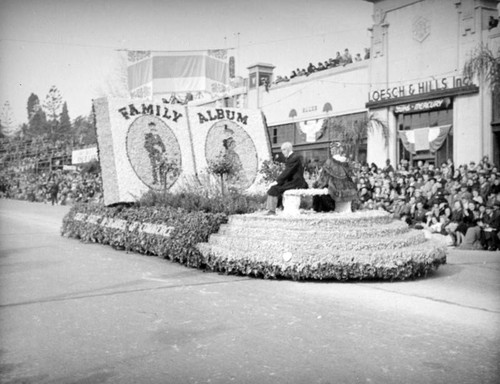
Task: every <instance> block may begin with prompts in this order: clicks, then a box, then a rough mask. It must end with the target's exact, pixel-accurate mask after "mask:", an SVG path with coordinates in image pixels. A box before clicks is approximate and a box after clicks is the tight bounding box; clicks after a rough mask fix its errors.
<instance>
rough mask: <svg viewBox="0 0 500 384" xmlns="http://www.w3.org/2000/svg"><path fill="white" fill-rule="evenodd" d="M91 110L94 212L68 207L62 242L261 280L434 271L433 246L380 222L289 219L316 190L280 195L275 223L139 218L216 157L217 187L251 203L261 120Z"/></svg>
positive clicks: (264, 146)
mask: <svg viewBox="0 0 500 384" xmlns="http://www.w3.org/2000/svg"><path fill="white" fill-rule="evenodd" d="M94 109H95V113H96V123H97V137H98V149H99V159H100V162H101V167H102V180H103V188H104V205H92V204H78V205H75V206H74V207H72V209H71V210H70V212H69V213H68V215H67V216H66V217H65V218H64V221H63V227H62V234H63V235H65V236H69V237H74V238H78V239H81V240H82V241H88V242H98V243H101V244H109V245H111V246H113V247H115V248H117V249H122V250H126V251H134V252H138V253H143V254H149V255H156V256H159V257H163V258H166V259H169V260H172V261H175V262H179V263H181V264H183V265H186V266H189V267H196V268H200V269H203V270H209V271H215V272H220V273H225V274H240V275H248V276H255V277H262V278H287V279H294V280H323V279H327V280H341V281H345V280H363V279H382V280H404V279H408V278H415V277H420V276H426V275H427V274H428V273H430V272H432V271H435V270H436V269H437V268H438V267H439V266H440V265H442V264H444V263H446V247H445V246H444V245H443V244H442V243H439V242H436V241H434V240H430V239H427V238H426V237H425V236H424V234H423V232H422V231H417V230H413V229H410V228H408V226H407V225H406V224H405V223H404V222H401V221H395V220H393V219H392V218H391V216H390V214H388V213H387V212H385V211H357V212H348V211H345V209H344V212H343V213H339V212H328V213H316V212H314V211H312V210H304V209H299V204H300V201H301V200H302V199H304V198H305V197H307V196H308V195H311V193H312V194H316V195H321V194H325V193H327V191H325V190H323V189H320V190H310V191H309V192H305V191H304V190H295V191H290V192H288V193H287V195H288V197H287V196H285V199H284V200H285V209H284V211H283V212H280V213H279V214H278V215H276V216H272V217H268V216H264V215H263V214H262V212H253V213H247V214H239V215H236V214H230V215H228V214H227V212H226V213H224V212H204V211H203V210H202V209H200V210H198V211H197V210H195V209H190V210H186V209H185V208H183V207H182V206H177V207H173V206H168V205H167V206H154V205H153V206H149V207H144V206H141V207H139V206H137V202H138V200H139V199H140V198H141V196H143V195H144V194H147V193H150V192H151V191H153V192H154V191H156V193H159V194H162V193H163V194H167V193H168V194H176V193H177V194H179V195H182V194H186V193H191V194H193V193H197V191H198V192H199V191H201V190H202V189H203V183H202V179H203V178H204V175H207V174H208V169H209V166H210V164H211V162H213V161H216V159H218V158H220V157H221V156H223V157H224V158H225V159H226V160H227V159H229V161H230V162H231V163H232V164H233V166H234V168H235V169H236V170H235V171H234V172H233V173H232V176H233V177H231V178H228V179H227V182H228V185H227V186H228V187H232V188H238V190H239V191H240V192H241V193H242V196H244V193H245V191H255V190H256V186H257V184H258V183H259V177H257V176H258V171H259V169H260V168H261V167H262V165H263V164H264V163H265V162H269V160H270V159H271V153H270V145H269V138H268V136H267V130H266V127H265V123H264V119H263V116H262V114H261V113H260V111H259V110H245V109H237V108H205V107H193V108H191V107H186V106H180V105H170V104H168V105H166V104H162V103H152V102H151V101H147V100H137V99H134V100H108V99H100V100H96V101H95V103H94ZM264 190H265V189H264ZM287 199H288V201H287ZM287 207H288V208H287ZM344 208H345V207H344ZM237 211H238V210H234V211H233V212H230V213H235V212H237ZM242 211H243V212H249V211H251V210H248V209H246V210H242Z"/></svg>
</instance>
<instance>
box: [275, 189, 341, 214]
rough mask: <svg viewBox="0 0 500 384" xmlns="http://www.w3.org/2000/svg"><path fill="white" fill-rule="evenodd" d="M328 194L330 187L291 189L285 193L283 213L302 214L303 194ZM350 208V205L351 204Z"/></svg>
mask: <svg viewBox="0 0 500 384" xmlns="http://www.w3.org/2000/svg"><path fill="white" fill-rule="evenodd" d="M318 195H328V188H321V189H317V188H316V189H315V188H311V189H289V190H288V191H285V193H284V194H283V214H285V215H288V216H294V215H300V210H299V208H300V199H301V198H302V196H318ZM349 208H350V205H349Z"/></svg>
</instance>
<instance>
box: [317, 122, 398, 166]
mask: <svg viewBox="0 0 500 384" xmlns="http://www.w3.org/2000/svg"><path fill="white" fill-rule="evenodd" d="M326 129H331V130H332V131H333V132H334V133H333V140H334V141H340V142H341V143H342V144H343V145H344V147H345V149H346V153H347V155H353V156H354V160H355V161H358V157H359V149H360V147H361V144H362V143H363V140H364V139H365V138H366V137H367V136H368V134H373V133H375V132H376V131H377V130H380V131H381V132H380V133H381V134H382V137H383V138H384V141H385V145H386V146H387V145H388V143H389V127H388V126H387V123H386V122H385V121H382V120H380V119H378V118H377V117H376V116H375V115H374V114H373V113H371V114H369V115H365V116H364V117H363V118H362V119H361V120H355V121H354V122H352V123H350V124H349V123H346V122H345V121H344V120H343V119H341V118H337V117H330V118H328V119H325V122H324V123H323V127H322V130H326Z"/></svg>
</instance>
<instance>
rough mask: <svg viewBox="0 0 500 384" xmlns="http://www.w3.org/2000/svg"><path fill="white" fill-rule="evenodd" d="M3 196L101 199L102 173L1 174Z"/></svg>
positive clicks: (55, 201) (36, 199)
mask: <svg viewBox="0 0 500 384" xmlns="http://www.w3.org/2000/svg"><path fill="white" fill-rule="evenodd" d="M0 197H4V198H9V199H16V200H27V201H32V202H43V203H50V204H52V205H54V204H57V205H68V204H72V203H75V202H83V203H86V202H101V201H102V198H103V195H102V183H101V175H100V174H99V173H90V172H77V171H63V170H57V171H53V172H47V173H40V174H37V173H34V172H17V173H11V174H8V173H6V172H1V173H0Z"/></svg>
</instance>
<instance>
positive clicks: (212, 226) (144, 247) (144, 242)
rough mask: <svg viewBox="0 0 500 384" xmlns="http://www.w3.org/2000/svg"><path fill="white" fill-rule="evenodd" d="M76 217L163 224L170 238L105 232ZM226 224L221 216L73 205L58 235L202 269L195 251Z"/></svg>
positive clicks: (169, 209) (135, 232)
mask: <svg viewBox="0 0 500 384" xmlns="http://www.w3.org/2000/svg"><path fill="white" fill-rule="evenodd" d="M77 213H80V214H84V215H96V216H101V217H102V218H104V217H107V218H113V219H121V220H125V221H126V222H127V227H129V225H131V224H132V223H134V222H140V223H152V224H163V225H166V226H169V227H172V228H173V230H172V232H171V233H170V236H168V237H166V236H160V235H154V234H150V233H145V232H141V231H140V230H139V229H138V228H135V229H133V230H129V229H126V230H121V229H115V228H106V227H103V226H101V225H99V223H100V222H101V221H102V219H100V220H98V221H97V222H96V223H89V222H86V221H80V220H75V215H76V214H77ZM225 222H227V216H226V215H225V214H223V213H207V212H187V211H186V210H184V209H178V208H172V207H144V206H143V207H141V208H140V209H137V207H131V206H123V205H122V206H117V207H105V206H103V205H99V204H75V205H74V206H73V207H72V208H71V210H70V211H69V213H68V214H67V215H66V216H65V217H64V219H63V225H62V228H61V234H62V235H63V236H68V237H73V238H76V239H80V240H81V241H84V242H95V243H100V244H107V245H111V246H112V247H113V248H116V249H121V250H126V251H133V252H138V253H142V254H147V255H156V256H160V257H163V258H165V259H169V260H172V261H175V262H178V263H180V264H183V265H186V266H189V267H196V268H204V267H205V265H204V258H203V256H202V255H201V253H200V251H199V250H198V249H197V248H196V247H195V246H196V244H198V243H200V242H206V241H208V237H209V235H210V234H212V233H215V232H217V231H218V230H219V227H220V225H221V224H222V223H225Z"/></svg>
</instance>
